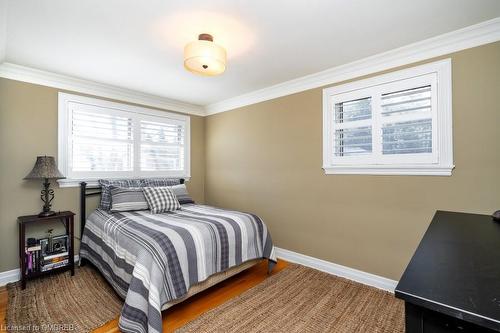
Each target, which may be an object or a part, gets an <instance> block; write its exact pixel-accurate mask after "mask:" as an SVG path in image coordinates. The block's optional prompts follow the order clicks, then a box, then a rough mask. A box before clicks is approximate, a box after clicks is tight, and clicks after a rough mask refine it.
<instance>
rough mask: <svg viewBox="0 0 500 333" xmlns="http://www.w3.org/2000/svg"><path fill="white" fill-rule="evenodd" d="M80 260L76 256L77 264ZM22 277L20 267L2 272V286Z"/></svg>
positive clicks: (0, 281) (0, 283)
mask: <svg viewBox="0 0 500 333" xmlns="http://www.w3.org/2000/svg"><path fill="white" fill-rule="evenodd" d="M78 260H80V256H79V255H76V256H75V264H76V263H77V262H78ZM20 279H21V273H20V270H19V268H16V269H12V270H10V271H4V272H0V287H3V286H5V285H6V284H7V283H11V282H17V281H19V280H20Z"/></svg>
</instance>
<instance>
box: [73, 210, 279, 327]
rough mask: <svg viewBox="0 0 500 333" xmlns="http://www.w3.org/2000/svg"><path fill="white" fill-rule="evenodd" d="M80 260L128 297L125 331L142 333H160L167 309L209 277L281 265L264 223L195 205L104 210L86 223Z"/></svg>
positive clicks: (123, 317) (250, 216)
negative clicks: (248, 264)
mask: <svg viewBox="0 0 500 333" xmlns="http://www.w3.org/2000/svg"><path fill="white" fill-rule="evenodd" d="M80 257H81V258H85V259H88V260H89V261H91V262H92V263H93V264H94V265H95V266H96V267H98V268H99V270H100V271H101V272H102V273H103V275H104V276H105V277H106V279H107V280H108V281H109V282H110V283H111V285H112V286H113V288H114V289H115V290H116V292H117V293H118V294H119V295H120V296H121V297H122V298H124V299H125V304H124V306H123V309H122V313H121V316H120V323H119V326H120V329H121V330H122V331H125V332H139V333H145V332H152V333H159V332H161V331H162V321H161V308H162V305H164V304H165V303H168V302H170V301H172V300H176V299H178V298H181V297H183V296H184V295H185V294H186V293H187V292H188V290H189V287H190V286H192V285H194V284H196V283H198V282H201V281H203V280H205V279H207V278H208V277H209V276H211V275H213V274H215V273H219V272H222V271H225V270H227V269H228V268H231V267H233V266H237V265H239V264H241V263H243V262H245V261H248V260H252V259H257V258H267V259H270V261H269V263H270V267H272V264H273V263H274V262H276V257H275V253H274V247H273V244H272V240H271V236H270V235H269V232H268V230H267V227H266V226H265V224H264V223H263V222H262V220H261V219H260V218H259V217H257V216H255V215H253V214H248V213H242V212H237V211H229V210H223V209H219V208H214V207H210V206H204V205H194V204H188V205H182V208H181V209H180V210H177V211H176V212H173V213H165V214H150V213H149V211H134V212H121V213H109V212H106V211H104V210H100V209H98V210H96V211H95V212H93V213H92V214H91V215H90V216H89V217H88V220H87V222H86V225H85V230H84V234H83V237H82V244H81V247H80Z"/></svg>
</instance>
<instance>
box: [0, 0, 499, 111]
mask: <svg viewBox="0 0 500 333" xmlns="http://www.w3.org/2000/svg"><path fill="white" fill-rule="evenodd" d="M0 2H4V3H5V2H7V20H6V22H7V24H6V25H7V28H6V36H7V41H6V45H5V61H6V62H10V63H14V64H19V65H23V66H29V67H33V68H37V69H41V70H45V71H50V72H55V73H59V74H64V75H69V76H73V77H78V78H82V79H87V80H92V81H97V82H101V83H105V84H110V85H114V86H118V87H123V88H128V89H132V90H135V91H139V92H145V93H149V94H154V95H158V96H161V97H165V98H171V99H176V100H179V101H184V102H188V103H193V104H198V105H207V104H211V103H215V102H219V101H221V100H225V99H228V98H231V97H234V96H238V95H241V94H244V93H248V92H251V91H254V90H257V89H261V88H265V87H268V86H271V85H274V84H277V83H280V82H284V81H287V80H291V79H294V78H297V77H301V76H304V75H307V74H311V73H315V72H318V71H321V70H325V69H327V68H330V67H334V66H338V65H341V64H345V63H348V62H351V61H354V60H358V59H362V58H365V57H367V56H370V55H374V54H377V53H380V52H384V51H387V50H391V49H394V48H397V47H401V46H404V45H407V44H410V43H413V42H417V41H420V40H423V39H427V38H430V37H433V36H436V35H440V34H443V33H446V32H450V31H453V30H457V29H460V28H463V27H466V26H469V25H473V24H476V23H479V22H482V21H485V20H488V19H491V18H495V17H498V16H500V1H498V0H475V1H472V0H418V1H415V0H377V1H373V0H351V1H347V0H330V1H327V0H302V1H290V0H273V1H269V0H254V1H243V0H211V1H201V0H200V1H195V0H182V1H181V0H178V1H173V0H147V1H133V0H105V1H103V0H85V1H78V0H0ZM0 5H1V3H0ZM0 10H2V6H0ZM1 14H2V13H0V20H2V21H5V19H2V15H1ZM2 23H3V24H5V22H0V40H1V37H2V36H1V35H2V33H3V32H2V31H1V30H2V29H1V26H2ZM199 33H211V34H213V35H214V38H215V42H216V43H219V44H221V45H222V46H224V47H225V48H226V49H227V53H228V66H227V70H226V72H225V73H224V74H223V75H221V76H218V77H200V76H196V75H194V74H192V73H189V72H187V71H186V70H184V68H183V65H182V62H183V59H182V53H183V47H184V45H185V44H186V43H188V42H190V41H192V40H194V39H196V37H197V34H199ZM0 44H1V43H0ZM2 52H3V51H2V45H0V61H1V56H2Z"/></svg>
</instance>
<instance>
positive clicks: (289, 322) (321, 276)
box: [176, 264, 404, 333]
mask: <svg viewBox="0 0 500 333" xmlns="http://www.w3.org/2000/svg"><path fill="white" fill-rule="evenodd" d="M176 332H177V333H187V332H197V333H199V332H201V333H208V332H224V333H227V332H238V333H247V332H287V333H288V332H297V333H298V332H315V333H316V332H318V333H320V332H338V333H351V332H369V333H375V332H404V303H403V302H402V301H400V300H398V299H396V298H395V297H394V295H392V294H390V293H388V292H384V291H381V290H378V289H375V288H372V287H368V286H365V285H363V284H359V283H356V282H353V281H350V280H346V279H343V278H339V277H336V276H333V275H330V274H326V273H323V272H320V271H317V270H314V269H310V268H306V267H303V266H299V265H293V264H291V265H290V266H289V267H288V268H286V269H284V270H283V271H282V272H280V273H278V274H276V275H273V276H271V277H269V278H268V279H266V280H265V281H264V282H262V283H261V284H259V285H257V286H255V287H254V288H252V289H250V290H248V291H246V292H244V293H243V294H241V295H240V296H238V297H236V298H234V299H232V300H230V301H228V302H227V303H224V304H222V305H221V306H219V307H217V308H215V309H213V310H211V311H209V312H207V313H205V314H203V315H201V316H200V317H198V318H197V319H196V320H194V321H192V322H190V323H188V324H187V325H186V326H184V327H182V328H180V329H179V330H177V331H176Z"/></svg>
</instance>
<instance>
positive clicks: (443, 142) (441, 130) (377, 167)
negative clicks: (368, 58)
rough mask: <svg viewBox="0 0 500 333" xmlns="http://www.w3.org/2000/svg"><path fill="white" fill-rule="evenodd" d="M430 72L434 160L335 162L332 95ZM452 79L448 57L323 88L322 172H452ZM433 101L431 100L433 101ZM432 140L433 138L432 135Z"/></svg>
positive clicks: (430, 173) (448, 174) (371, 173)
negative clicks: (332, 142)
mask: <svg viewBox="0 0 500 333" xmlns="http://www.w3.org/2000/svg"><path fill="white" fill-rule="evenodd" d="M429 74H432V75H434V76H435V78H436V83H435V86H436V88H437V89H436V92H435V96H436V97H437V98H436V110H437V111H436V119H434V117H433V125H434V123H436V124H437V125H436V126H434V128H433V132H434V131H437V135H436V136H435V139H436V140H435V142H436V147H435V148H436V149H435V150H434V147H433V152H434V151H435V152H436V153H437V160H436V162H435V163H393V164H376V161H375V163H373V164H368V163H365V162H359V163H357V162H355V161H353V163H351V164H349V163H345V162H343V163H339V164H336V163H335V161H333V160H334V157H333V154H332V153H331V152H332V151H333V150H332V144H331V138H332V135H333V133H334V125H333V119H332V107H333V103H332V98H333V97H334V96H336V95H341V94H351V93H353V94H354V92H355V91H356V90H360V89H367V88H372V87H376V86H379V85H384V84H390V83H393V82H396V81H402V80H406V79H412V78H416V77H423V76H426V75H429ZM451 85H452V80H451V59H444V60H439V61H435V62H432V63H428V64H424V65H420V66H416V67H412V68H408V69H403V70H399V71H395V72H391V73H388V74H382V75H378V76H375V77H371V78H367V79H363V80H358V81H354V82H350V83H346V84H342V85H338V86H333V87H329V88H325V89H323V169H324V171H325V174H361V175H435V176H451V172H452V170H453V168H454V167H455V166H454V164H453V137H452V86H451ZM433 103H434V102H433ZM433 144H434V139H433Z"/></svg>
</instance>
